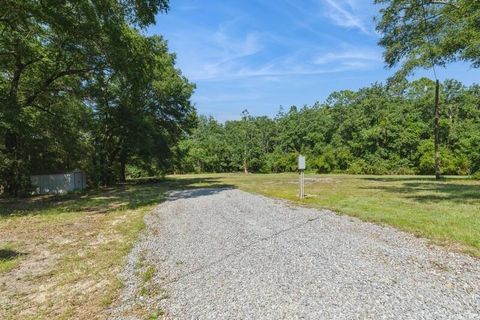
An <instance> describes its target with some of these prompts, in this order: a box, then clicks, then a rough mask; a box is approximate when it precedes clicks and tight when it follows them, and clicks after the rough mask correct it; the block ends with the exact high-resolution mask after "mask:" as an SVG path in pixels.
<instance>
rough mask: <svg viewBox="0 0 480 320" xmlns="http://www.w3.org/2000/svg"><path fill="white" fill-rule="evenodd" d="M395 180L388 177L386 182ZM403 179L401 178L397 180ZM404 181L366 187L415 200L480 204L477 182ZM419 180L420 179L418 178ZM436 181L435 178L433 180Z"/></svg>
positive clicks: (479, 188) (479, 189) (479, 187)
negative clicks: (396, 183)
mask: <svg viewBox="0 0 480 320" xmlns="http://www.w3.org/2000/svg"><path fill="white" fill-rule="evenodd" d="M393 181H395V180H390V179H387V180H386V181H385V182H393ZM397 181H401V180H397ZM405 181H412V182H403V183H401V184H400V185H385V186H371V187H365V189H370V190H382V191H386V192H389V193H395V194H401V195H402V197H404V198H407V199H411V200H414V201H418V202H422V203H428V202H441V201H446V202H457V203H468V204H471V203H478V204H479V205H480V186H479V185H475V184H460V183H447V182H441V181H440V182H428V181H429V180H421V181H426V182H413V181H415V180H414V179H412V180H405ZM417 181H418V180H417ZM433 181H435V180H433Z"/></svg>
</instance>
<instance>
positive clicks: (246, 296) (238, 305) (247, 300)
mask: <svg viewBox="0 0 480 320" xmlns="http://www.w3.org/2000/svg"><path fill="white" fill-rule="evenodd" d="M146 223H147V229H146V230H145V232H144V234H143V236H142V237H141V239H140V240H139V242H138V243H137V245H136V246H135V248H134V249H133V251H132V252H131V254H130V255H129V258H128V265H127V267H126V269H125V271H124V274H123V277H124V279H125V287H124V289H123V293H122V297H121V299H120V301H119V303H118V305H117V306H116V307H115V308H114V309H113V310H112V318H118V319H127V318H135V312H134V311H132V310H136V309H138V308H139V306H142V307H143V308H146V309H148V310H156V309H158V308H161V309H162V310H164V311H165V316H166V317H167V318H174V319H300V318H301V319H480V260H479V259H474V258H471V257H468V256H464V255H461V254H455V253H452V252H448V251H446V250H445V249H443V248H438V247H435V246H432V245H429V244H428V242H427V241H425V240H422V239H418V238H415V237H414V236H412V235H409V234H406V233H403V232H400V231H397V230H395V229H393V228H390V227H382V226H377V225H374V224H370V223H364V222H361V221H360V220H358V219H355V218H350V217H346V216H337V215H335V214H333V213H332V212H330V211H327V210H314V209H307V208H302V207H295V206H292V205H291V204H289V203H288V202H284V201H280V200H273V199H269V198H265V197H262V196H257V195H252V194H249V193H246V192H242V191H239V190H231V189H196V190H189V191H175V192H172V193H171V194H170V198H169V200H168V201H166V202H165V203H163V204H161V205H160V206H159V207H158V208H157V209H156V210H155V211H153V212H152V213H151V214H149V215H148V216H147V217H146ZM139 265H140V267H139ZM145 265H148V266H153V267H155V269H156V272H155V275H154V276H153V279H152V280H151V281H152V284H151V285H150V286H153V287H154V288H155V289H156V290H152V291H153V293H151V294H149V295H142V293H141V291H142V290H141V287H142V286H145V284H144V283H143V284H142V281H145V280H142V279H141V278H142V277H141V276H139V274H141V272H139V271H138V270H137V269H138V268H145ZM137 316H138V315H137Z"/></svg>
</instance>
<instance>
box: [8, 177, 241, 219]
mask: <svg viewBox="0 0 480 320" xmlns="http://www.w3.org/2000/svg"><path fill="white" fill-rule="evenodd" d="M233 187H234V186H233V185H230V184H225V183H223V182H221V181H220V180H219V179H218V178H213V177H188V178H183V177H179V178H151V179H138V180H132V181H129V182H127V183H123V184H118V185H117V186H115V187H109V188H99V189H93V190H87V191H85V192H82V193H71V194H66V195H42V196H32V197H30V198H26V199H0V218H2V217H9V216H25V215H39V214H55V213H64V212H79V213H84V214H85V213H87V214H108V213H109V212H112V211H115V210H127V209H138V208H141V207H145V206H149V205H154V204H158V203H161V202H162V201H164V200H165V198H166V195H165V192H166V191H169V190H177V189H178V190H184V189H199V188H215V189H218V188H221V189H225V188H233ZM198 196H201V194H198Z"/></svg>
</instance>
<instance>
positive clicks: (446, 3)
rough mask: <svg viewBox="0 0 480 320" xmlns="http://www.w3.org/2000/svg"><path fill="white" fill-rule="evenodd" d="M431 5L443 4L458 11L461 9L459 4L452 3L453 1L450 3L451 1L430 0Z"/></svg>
mask: <svg viewBox="0 0 480 320" xmlns="http://www.w3.org/2000/svg"><path fill="white" fill-rule="evenodd" d="M430 4H443V5H449V6H453V7H455V8H457V9H458V8H460V7H459V6H458V4H456V3H453V2H451V1H449V0H430Z"/></svg>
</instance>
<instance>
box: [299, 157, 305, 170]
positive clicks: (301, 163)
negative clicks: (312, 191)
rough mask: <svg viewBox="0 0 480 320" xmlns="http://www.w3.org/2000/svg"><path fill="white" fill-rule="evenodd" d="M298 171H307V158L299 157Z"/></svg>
mask: <svg viewBox="0 0 480 320" xmlns="http://www.w3.org/2000/svg"><path fill="white" fill-rule="evenodd" d="M298 170H305V157H304V156H298Z"/></svg>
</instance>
